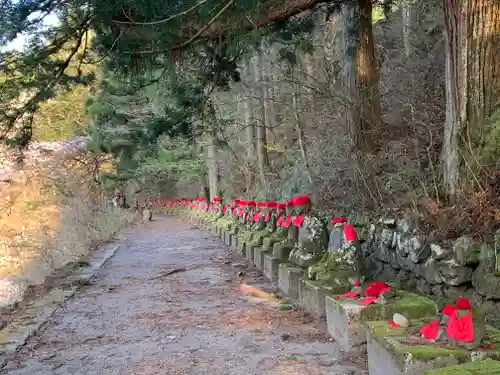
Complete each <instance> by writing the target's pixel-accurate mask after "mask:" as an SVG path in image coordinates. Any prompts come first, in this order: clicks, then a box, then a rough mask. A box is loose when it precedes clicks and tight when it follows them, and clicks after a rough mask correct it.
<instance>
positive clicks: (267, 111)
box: [255, 48, 273, 187]
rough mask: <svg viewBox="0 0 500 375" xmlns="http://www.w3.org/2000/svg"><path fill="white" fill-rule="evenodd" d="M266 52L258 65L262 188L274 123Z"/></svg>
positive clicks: (259, 158)
mask: <svg viewBox="0 0 500 375" xmlns="http://www.w3.org/2000/svg"><path fill="white" fill-rule="evenodd" d="M266 52H267V50H266V49H265V48H263V49H262V50H261V51H260V53H259V58H258V60H257V61H258V64H256V66H255V69H256V77H258V81H259V86H260V87H261V90H259V91H260V94H261V100H260V105H261V108H262V120H261V121H259V123H258V124H257V161H258V165H259V175H260V180H261V186H262V187H265V186H266V172H267V169H268V165H269V158H268V155H267V128H268V127H270V126H271V122H272V117H273V114H272V112H271V111H272V104H271V98H270V91H269V90H270V88H269V82H268V78H269V74H268V71H267V69H266V67H267V65H268V64H267V61H266Z"/></svg>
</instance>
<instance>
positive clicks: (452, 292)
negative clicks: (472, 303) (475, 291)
mask: <svg viewBox="0 0 500 375" xmlns="http://www.w3.org/2000/svg"><path fill="white" fill-rule="evenodd" d="M466 290H467V285H460V286H449V287H447V288H444V295H445V296H446V298H449V299H450V300H457V299H459V298H460V297H461V296H462V295H463V294H464V293H465V291H466Z"/></svg>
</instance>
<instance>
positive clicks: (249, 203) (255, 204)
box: [247, 201, 257, 207]
mask: <svg viewBox="0 0 500 375" xmlns="http://www.w3.org/2000/svg"><path fill="white" fill-rule="evenodd" d="M247 206H252V207H255V206H257V203H255V201H248V202H247Z"/></svg>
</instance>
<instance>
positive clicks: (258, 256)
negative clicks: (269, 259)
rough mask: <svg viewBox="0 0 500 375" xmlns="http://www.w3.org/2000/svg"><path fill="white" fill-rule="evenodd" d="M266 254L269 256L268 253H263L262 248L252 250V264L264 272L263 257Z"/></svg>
mask: <svg viewBox="0 0 500 375" xmlns="http://www.w3.org/2000/svg"><path fill="white" fill-rule="evenodd" d="M266 254H269V251H264V249H263V248H262V247H255V248H254V249H253V264H255V266H256V267H257V268H258V269H259V270H261V271H264V255H266Z"/></svg>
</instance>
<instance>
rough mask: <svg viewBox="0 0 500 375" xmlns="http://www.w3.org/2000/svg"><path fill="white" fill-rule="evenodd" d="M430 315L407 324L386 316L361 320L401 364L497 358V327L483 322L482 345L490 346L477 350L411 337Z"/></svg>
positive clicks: (499, 348) (499, 356)
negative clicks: (397, 323) (402, 325)
mask: <svg viewBox="0 0 500 375" xmlns="http://www.w3.org/2000/svg"><path fill="white" fill-rule="evenodd" d="M432 319H433V318H425V319H421V320H411V321H410V327H408V328H393V327H391V326H390V325H389V323H388V321H387V320H380V321H371V322H365V323H364V324H365V327H366V328H367V329H368V330H369V332H370V334H371V336H372V337H373V339H374V340H376V341H377V342H378V343H379V344H380V345H381V346H383V347H384V348H386V349H387V350H388V351H389V352H390V353H391V354H392V357H393V359H394V361H395V362H396V363H397V364H399V365H400V366H402V367H404V364H405V363H407V362H408V361H409V360H411V361H412V362H413V363H417V362H422V363H426V362H427V363H428V362H435V363H439V366H438V367H444V366H451V365H457V364H462V363H466V362H470V361H472V360H480V359H486V358H490V359H494V360H498V359H500V331H498V330H497V329H495V328H493V327H491V326H486V333H485V337H484V339H483V345H488V346H489V345H491V346H493V347H494V348H491V349H487V348H481V350H480V351H468V350H467V349H463V348H459V347H452V346H449V345H444V344H440V343H431V342H427V341H426V340H423V339H422V340H420V339H419V340H415V338H418V336H419V332H420V328H421V327H422V326H423V325H424V324H427V323H428V322H430V321H431V320H432ZM434 319H436V318H434ZM410 338H413V340H410Z"/></svg>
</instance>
